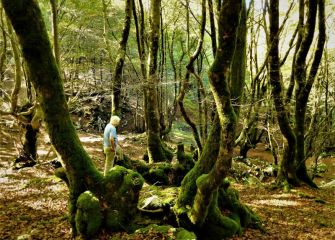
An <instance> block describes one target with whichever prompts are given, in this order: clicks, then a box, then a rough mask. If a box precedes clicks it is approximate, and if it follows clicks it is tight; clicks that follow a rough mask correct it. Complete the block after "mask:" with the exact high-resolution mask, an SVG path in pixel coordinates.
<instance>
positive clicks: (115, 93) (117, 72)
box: [112, 0, 134, 116]
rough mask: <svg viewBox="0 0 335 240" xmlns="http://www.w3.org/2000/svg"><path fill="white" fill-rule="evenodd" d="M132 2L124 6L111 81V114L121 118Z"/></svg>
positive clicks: (129, 1)
mask: <svg viewBox="0 0 335 240" xmlns="http://www.w3.org/2000/svg"><path fill="white" fill-rule="evenodd" d="M133 2H134V0H127V1H126V6H125V19H124V26H123V30H122V38H121V41H120V46H119V50H118V56H117V59H116V64H115V69H114V74H113V80H112V85H113V87H112V114H113V115H118V116H121V106H120V100H121V82H122V72H123V64H124V59H125V56H126V48H127V41H128V36H129V31H130V23H131V14H132V5H133Z"/></svg>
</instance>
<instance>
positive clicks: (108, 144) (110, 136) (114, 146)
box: [104, 116, 121, 176]
mask: <svg viewBox="0 0 335 240" xmlns="http://www.w3.org/2000/svg"><path fill="white" fill-rule="evenodd" d="M120 121H121V119H120V118H119V117H118V116H111V119H110V122H109V123H108V124H107V125H106V127H105V130H104V153H105V155H106V160H105V169H104V176H106V174H107V172H108V171H109V170H110V169H111V168H112V167H113V165H114V159H115V153H116V152H120V151H121V149H120V147H119V145H118V139H117V132H116V127H117V126H119V124H120Z"/></svg>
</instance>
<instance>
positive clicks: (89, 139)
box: [80, 136, 102, 143]
mask: <svg viewBox="0 0 335 240" xmlns="http://www.w3.org/2000/svg"><path fill="white" fill-rule="evenodd" d="M80 141H81V142H82V143H94V142H101V143H102V137H94V136H86V137H80Z"/></svg>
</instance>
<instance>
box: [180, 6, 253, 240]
mask: <svg viewBox="0 0 335 240" xmlns="http://www.w3.org/2000/svg"><path fill="white" fill-rule="evenodd" d="M245 10H246V9H245V3H244V1H233V0H231V1H225V2H224V4H222V6H221V8H220V15H219V22H218V26H219V28H218V36H219V38H218V48H217V51H216V56H215V60H214V63H213V64H212V66H211V68H210V72H209V76H210V85H211V89H212V93H213V95H214V99H215V103H216V107H217V112H218V113H217V115H216V116H215V119H214V122H213V127H212V129H211V132H210V134H209V137H208V139H207V141H206V144H205V146H204V149H203V152H202V154H201V156H200V159H199V161H198V162H197V163H196V165H195V166H194V168H193V169H192V170H191V171H190V172H189V173H188V174H187V175H186V176H185V178H184V179H183V182H182V186H181V189H180V192H179V196H178V201H177V204H176V206H175V208H174V209H175V212H176V214H177V216H178V221H179V224H180V225H182V226H184V227H187V228H192V227H193V229H194V231H196V232H197V234H198V235H199V236H200V237H201V239H223V238H226V237H229V236H232V235H234V234H237V233H240V232H241V229H242V228H241V226H243V227H245V226H248V224H250V223H251V222H253V223H255V222H257V217H256V216H255V215H254V214H253V213H252V212H251V211H250V210H249V209H248V208H246V207H245V206H244V205H242V204H241V203H240V202H239V200H238V194H237V192H236V191H234V190H233V189H230V188H228V187H229V183H228V182H224V178H225V177H226V176H227V173H228V171H229V169H230V167H231V160H232V153H233V147H234V141H235V126H236V122H237V116H236V113H235V110H234V108H233V106H232V102H231V88H235V87H236V88H235V90H237V88H238V87H237V86H236V85H235V84H237V85H238V86H240V87H242V86H243V84H239V81H234V82H233V81H232V82H231V85H229V80H230V79H231V78H230V73H231V72H232V71H231V66H232V62H233V57H234V52H235V47H236V39H237V38H239V37H241V38H242V39H245V34H246V32H245V31H241V32H239V31H238V29H239V26H240V27H244V29H245V24H246V19H245V14H244V13H243V12H244V11H245ZM243 16H244V17H243ZM239 34H240V35H239ZM241 35H242V36H241ZM244 54H245V52H244ZM241 77H242V79H239V80H241V81H242V82H243V80H244V75H243V76H241ZM240 91H242V89H240ZM224 210H228V211H230V212H231V213H232V216H225V215H224V214H223V212H224Z"/></svg>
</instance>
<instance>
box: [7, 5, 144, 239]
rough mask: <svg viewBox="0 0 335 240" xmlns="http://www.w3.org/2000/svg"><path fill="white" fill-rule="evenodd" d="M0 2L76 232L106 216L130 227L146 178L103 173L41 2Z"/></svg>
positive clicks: (91, 230)
mask: <svg viewBox="0 0 335 240" xmlns="http://www.w3.org/2000/svg"><path fill="white" fill-rule="evenodd" d="M2 4H3V7H4V9H5V11H6V14H7V15H8V17H9V19H10V21H11V23H12V25H13V27H14V30H15V32H16V34H17V36H18V39H19V42H20V45H21V49H22V52H23V57H24V59H25V60H26V62H27V66H28V68H29V74H30V77H31V80H32V83H33V85H34V88H35V90H36V92H37V95H38V98H39V102H40V104H41V109H42V110H43V113H44V120H45V122H46V125H47V129H48V133H49V136H50V139H51V143H52V144H53V145H54V147H55V149H56V150H57V152H58V153H59V155H60V156H61V158H62V161H63V167H64V169H65V174H63V178H64V179H66V180H67V182H68V186H69V192H70V199H69V200H70V201H69V204H70V208H69V211H70V218H71V224H72V227H73V233H74V234H76V233H77V231H79V232H80V234H82V235H83V236H84V237H86V238H89V237H91V236H92V235H94V234H96V232H97V231H98V230H99V229H100V227H101V224H102V220H103V218H105V221H104V223H105V226H106V227H107V228H109V229H113V230H118V229H122V228H123V227H127V226H130V225H131V219H132V218H131V216H133V215H134V214H135V213H136V210H137V207H136V206H137V201H138V194H139V190H140V189H141V187H142V184H143V179H142V177H141V176H140V175H139V174H137V173H135V172H133V171H131V170H127V169H125V168H123V167H117V168H115V169H114V170H111V171H110V172H109V173H108V174H107V176H106V177H103V176H102V174H101V173H100V172H99V171H98V170H97V169H96V168H95V166H94V165H93V163H92V160H91V158H90V157H89V156H88V154H87V153H86V152H85V150H84V148H83V146H82V145H81V143H80V140H79V137H78V135H77V134H76V131H75V128H74V126H73V124H72V121H71V119H70V115H69V111H68V106H67V103H66V99H65V95H64V90H63V85H62V81H61V78H60V74H59V71H58V68H57V66H56V61H55V58H54V56H53V54H52V49H51V45H50V42H49V39H48V35H47V32H46V29H45V25H44V22H43V18H42V14H41V11H40V9H39V7H38V4H37V2H36V1H34V0H23V1H21V0H20V1H12V0H11V1H7V0H3V1H2ZM36 43H39V44H36ZM87 190H90V191H87ZM101 208H102V209H101ZM101 212H104V216H102V214H101Z"/></svg>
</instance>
